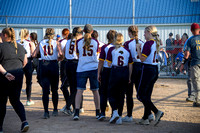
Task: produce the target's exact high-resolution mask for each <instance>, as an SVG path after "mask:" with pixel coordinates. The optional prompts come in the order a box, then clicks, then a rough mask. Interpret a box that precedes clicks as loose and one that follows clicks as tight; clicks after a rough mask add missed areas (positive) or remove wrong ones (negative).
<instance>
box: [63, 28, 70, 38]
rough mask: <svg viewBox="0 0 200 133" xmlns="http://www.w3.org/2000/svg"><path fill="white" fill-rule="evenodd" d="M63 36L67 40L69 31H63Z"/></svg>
mask: <svg viewBox="0 0 200 133" xmlns="http://www.w3.org/2000/svg"><path fill="white" fill-rule="evenodd" d="M62 35H64V36H65V39H67V37H68V35H69V29H67V28H65V29H63V30H62Z"/></svg>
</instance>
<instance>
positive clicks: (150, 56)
mask: <svg viewBox="0 0 200 133" xmlns="http://www.w3.org/2000/svg"><path fill="white" fill-rule="evenodd" d="M142 55H143V56H144V57H146V60H145V61H144V62H142V63H141V67H142V71H141V77H140V83H139V86H138V90H137V98H138V99H139V100H140V101H141V102H142V103H143V104H144V109H145V111H144V116H143V119H144V120H146V119H148V116H149V115H151V111H153V112H154V113H155V114H157V113H158V109H157V108H156V107H155V106H154V104H153V103H152V101H151V94H152V91H153V86H154V83H155V82H156V80H157V79H158V60H157V52H156V42H155V40H150V41H147V42H146V43H145V44H144V46H143V50H142ZM160 112H161V111H160ZM162 115H163V114H162Z"/></svg>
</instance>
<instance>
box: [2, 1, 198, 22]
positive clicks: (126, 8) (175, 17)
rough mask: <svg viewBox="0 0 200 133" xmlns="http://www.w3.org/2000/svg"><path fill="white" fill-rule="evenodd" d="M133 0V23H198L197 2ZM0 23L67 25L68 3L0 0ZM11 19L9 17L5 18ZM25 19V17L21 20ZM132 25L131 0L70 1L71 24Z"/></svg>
mask: <svg viewBox="0 0 200 133" xmlns="http://www.w3.org/2000/svg"><path fill="white" fill-rule="evenodd" d="M196 1H198V2H191V0H135V9H134V12H135V24H175V23H192V22H197V23H199V22H200V8H199V7H200V1H199V0H196ZM0 3H1V4H0V16H1V17H0V24H5V23H6V19H5V17H2V16H8V19H7V20H8V24H43V25H69V0H0ZM9 16H12V17H9ZM24 16H25V17H24ZM86 23H90V24H93V25H121V24H124V25H126V24H132V23H133V0H72V24H73V25H85V24H86Z"/></svg>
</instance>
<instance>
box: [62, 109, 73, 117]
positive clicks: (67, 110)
mask: <svg viewBox="0 0 200 133" xmlns="http://www.w3.org/2000/svg"><path fill="white" fill-rule="evenodd" d="M62 112H63V113H64V114H66V115H69V116H72V115H73V112H72V111H71V110H70V109H65V110H64V111H62Z"/></svg>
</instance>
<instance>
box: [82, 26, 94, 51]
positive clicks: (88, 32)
mask: <svg viewBox="0 0 200 133" xmlns="http://www.w3.org/2000/svg"><path fill="white" fill-rule="evenodd" d="M92 31H93V27H92V25H91V24H86V25H85V26H84V32H85V35H84V43H85V45H84V47H85V48H86V49H87V50H90V47H89V46H90V43H91V39H92V36H91V33H92Z"/></svg>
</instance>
